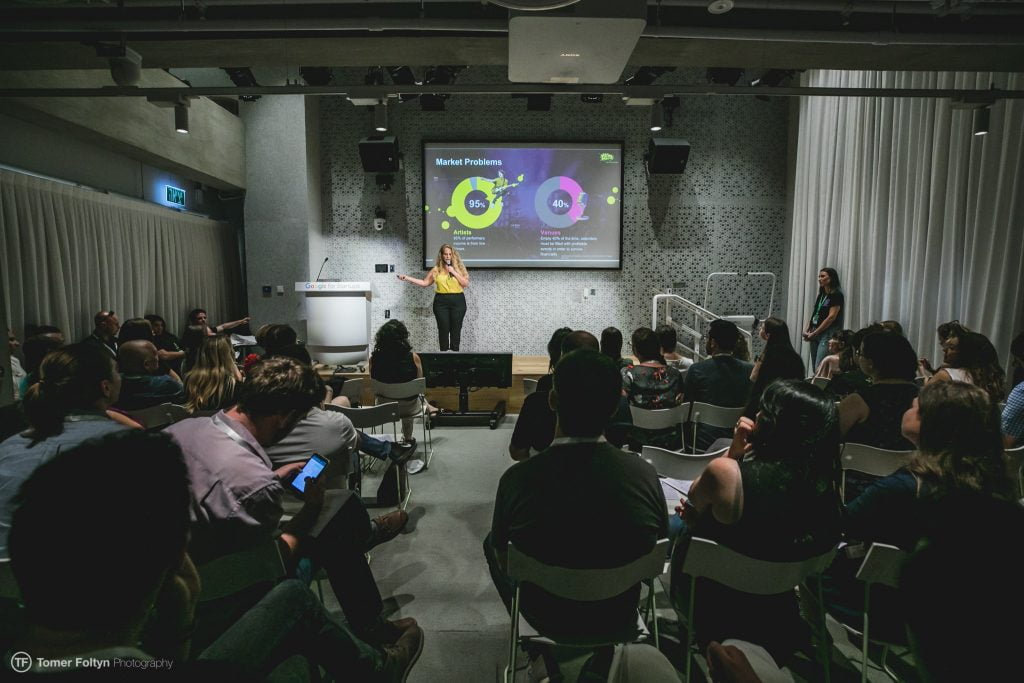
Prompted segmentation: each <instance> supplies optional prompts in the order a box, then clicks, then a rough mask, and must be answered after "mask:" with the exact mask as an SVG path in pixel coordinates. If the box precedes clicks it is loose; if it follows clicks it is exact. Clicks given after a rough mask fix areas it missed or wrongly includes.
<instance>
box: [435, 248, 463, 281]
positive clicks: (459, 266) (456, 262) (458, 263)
mask: <svg viewBox="0 0 1024 683" xmlns="http://www.w3.org/2000/svg"><path fill="white" fill-rule="evenodd" d="M445 249H451V250H452V265H453V266H454V267H455V270H457V271H459V273H460V274H461V275H462V276H463V277H466V276H467V275H468V274H469V273H468V272H467V271H466V264H464V263H463V262H462V257H461V256H459V250H458V249H456V248H455V247H453V246H452V245H450V244H442V245H441V248H440V249H438V250H437V258H435V259H434V267H433V269H432V270H433V272H434V277H437V276H438V275H440V274H441V273H445V272H447V271H446V270H445V269H444V268H443V267H442V265H441V264H443V263H444V250H445Z"/></svg>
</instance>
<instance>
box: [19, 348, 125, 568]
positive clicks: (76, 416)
mask: <svg viewBox="0 0 1024 683" xmlns="http://www.w3.org/2000/svg"><path fill="white" fill-rule="evenodd" d="M39 377H40V379H39V381H38V382H36V383H35V384H33V385H32V386H31V387H29V389H28V391H27V392H26V394H25V398H24V402H23V404H22V405H23V408H24V412H25V417H26V419H27V420H28V423H29V429H28V430H27V431H25V432H22V433H21V434H17V435H15V436H12V437H10V438H9V439H7V440H6V441H4V442H3V443H2V444H0V559H3V558H6V557H8V556H9V555H8V551H7V534H8V533H9V531H10V526H11V514H12V512H13V509H14V508H13V505H14V503H13V500H14V497H15V495H16V494H17V493H18V488H19V487H20V486H21V484H22V482H24V481H25V480H26V479H27V478H28V477H29V475H30V474H32V472H33V471H35V469H36V468H37V467H39V466H40V465H41V464H43V463H44V462H46V461H48V460H50V459H51V458H53V457H54V456H55V455H57V453H59V452H60V451H63V450H67V449H69V448H72V447H73V446H76V445H78V444H80V443H82V442H83V441H85V440H86V439H90V438H93V437H97V436H101V435H103V434H107V433H108V432H113V431H117V430H120V429H123V427H122V426H121V425H119V424H118V423H117V422H114V421H113V420H111V419H110V418H108V417H107V414H106V412H105V411H106V410H107V408H109V407H110V406H111V405H112V404H114V403H115V402H116V401H117V397H118V393H119V391H120V389H121V376H120V375H118V373H117V368H116V367H115V366H114V360H113V359H112V358H111V357H110V356H109V354H107V352H106V351H104V350H102V349H99V348H97V347H96V346H95V345H93V344H74V345H72V346H66V347H64V348H61V349H59V350H57V351H53V352H51V353H50V354H49V355H47V356H46V358H45V359H44V360H43V362H42V365H41V366H40V369H39ZM92 494H93V495H99V494H98V492H96V491H93V492H92ZM63 509H64V510H69V509H70V508H63ZM122 540H123V539H122Z"/></svg>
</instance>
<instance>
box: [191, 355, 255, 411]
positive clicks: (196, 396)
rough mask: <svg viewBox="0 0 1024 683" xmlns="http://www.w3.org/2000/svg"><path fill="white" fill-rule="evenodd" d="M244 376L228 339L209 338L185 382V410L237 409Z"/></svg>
mask: <svg viewBox="0 0 1024 683" xmlns="http://www.w3.org/2000/svg"><path fill="white" fill-rule="evenodd" d="M242 379H243V378H242V373H241V371H240V370H239V369H238V366H237V365H235V361H234V358H232V349H231V341H230V340H228V338H227V337H223V336H215V337H205V338H204V339H203V341H202V343H201V344H200V346H199V353H198V354H196V361H195V364H194V365H193V366H192V368H191V370H189V373H188V377H186V378H185V408H186V409H187V410H188V412H190V413H196V412H205V411H210V410H224V409H225V408H230V407H231V406H233V405H235V403H236V402H237V400H238V391H239V389H240V388H241V386H242Z"/></svg>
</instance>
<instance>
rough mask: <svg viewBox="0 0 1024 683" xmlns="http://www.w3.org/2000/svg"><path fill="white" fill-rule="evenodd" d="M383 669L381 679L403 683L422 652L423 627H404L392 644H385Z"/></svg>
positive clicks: (414, 624) (413, 625)
mask: <svg viewBox="0 0 1024 683" xmlns="http://www.w3.org/2000/svg"><path fill="white" fill-rule="evenodd" d="M382 649H383V650H384V669H383V671H382V672H381V673H382V674H383V676H382V677H381V680H384V681H389V682H392V681H393V682H394V683H405V681H406V680H408V678H409V672H410V671H412V667H413V665H415V664H416V660H418V659H419V658H420V653H421V652H423V629H421V628H420V627H419V626H417V625H416V623H415V622H413V624H412V625H411V626H408V627H406V628H405V629H404V630H403V632H402V635H401V636H400V637H399V638H398V640H396V641H395V642H394V644H393V645H385V646H384V647H383V648H382Z"/></svg>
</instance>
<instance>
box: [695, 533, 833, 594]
mask: <svg viewBox="0 0 1024 683" xmlns="http://www.w3.org/2000/svg"><path fill="white" fill-rule="evenodd" d="M835 554H836V549H835V548H832V549H831V550H829V551H828V552H826V553H822V554H821V555H818V556H816V557H812V558H809V559H806V560H796V561H793V562H770V561H768V560H755V559H754V558H752V557H747V556H746V555H742V554H740V553H738V552H736V551H735V550H732V549H730V548H726V547H725V546H724V545H719V544H718V543H715V542H714V541H709V540H708V539H706V538H699V537H697V536H694V537H693V538H692V539H690V547H689V548H687V551H686V559H685V560H683V574H686V575H688V576H693V577H702V576H703V577H707V578H709V579H712V580H714V581H717V582H718V583H721V584H723V585H725V586H727V587H729V588H732V589H733V590H737V591H741V592H743V593H751V594H754V595H779V594H781V593H786V592H788V591H791V590H793V587H794V586H797V585H799V584H800V583H802V582H803V581H805V580H806V579H807V578H809V577H811V576H816V575H818V574H821V573H822V572H823V571H825V569H826V568H827V567H828V565H829V564H830V563H831V562H832V558H833V557H834V556H835Z"/></svg>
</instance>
